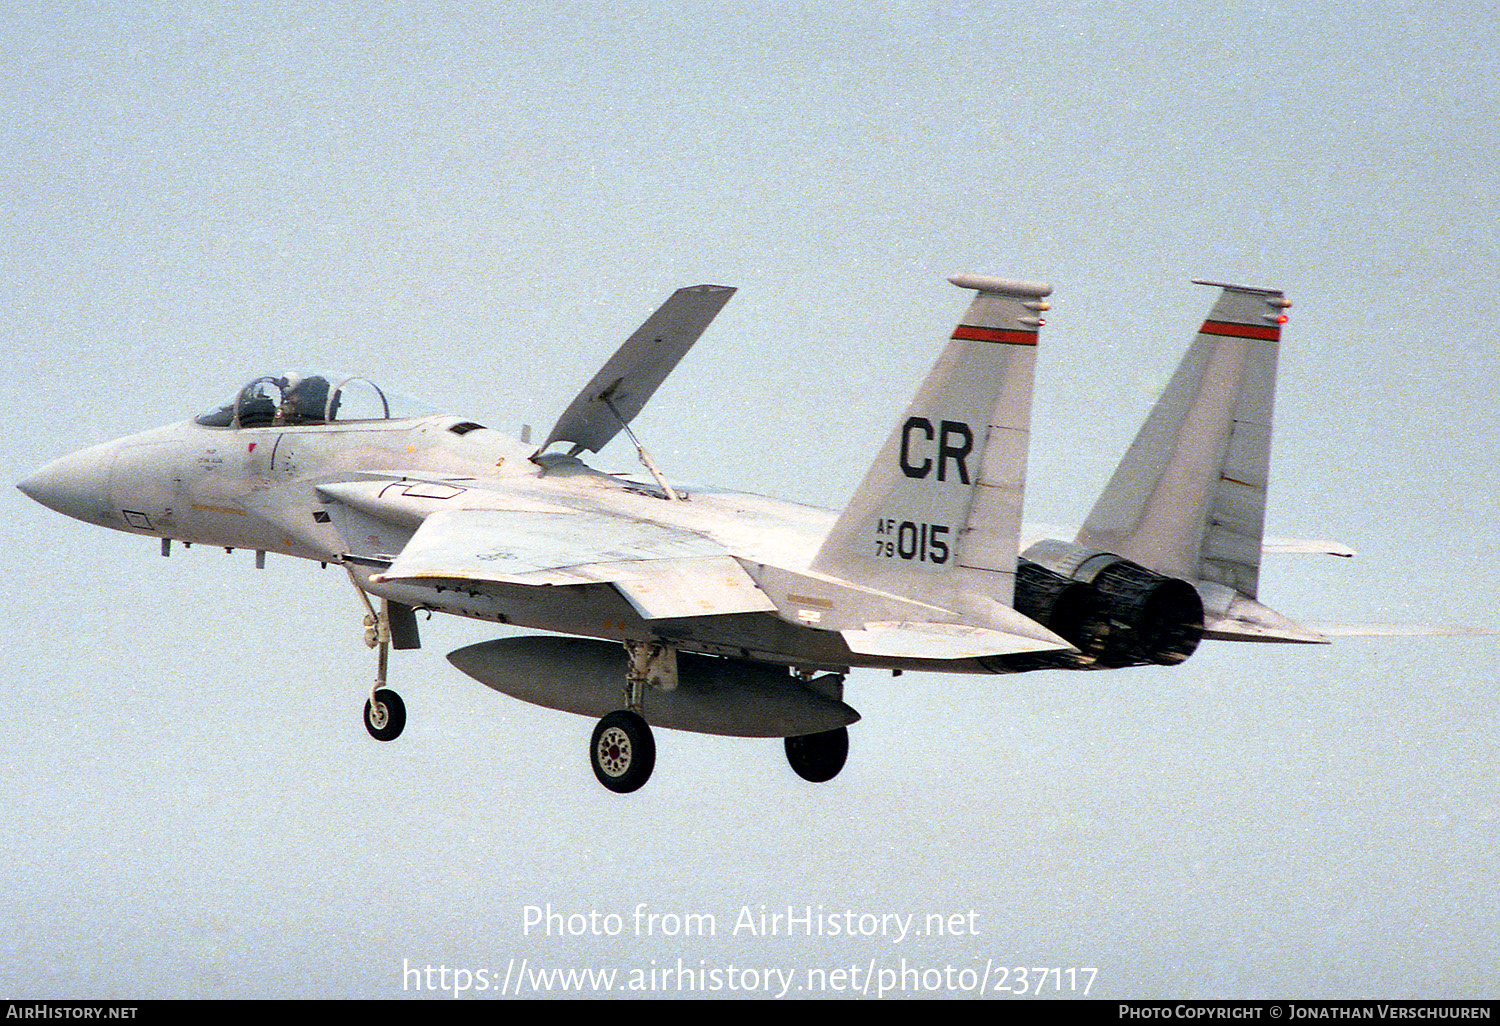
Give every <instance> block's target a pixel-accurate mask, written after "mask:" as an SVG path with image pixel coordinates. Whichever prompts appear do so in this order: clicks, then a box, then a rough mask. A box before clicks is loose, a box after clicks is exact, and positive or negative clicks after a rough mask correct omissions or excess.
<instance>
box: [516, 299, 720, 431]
mask: <svg viewBox="0 0 1500 1026" xmlns="http://www.w3.org/2000/svg"><path fill="white" fill-rule="evenodd" d="M734 292H735V290H734V289H732V288H730V287H728V286H726V285H693V286H690V287H689V288H684V289H678V290H677V291H676V292H674V293H672V295H671V297H670V298H669V299H668V300H667V301H666V302H665V303H663V304H662V305H661V308H660V309H659V310H657V311H656V313H654V314H652V315H651V316H650V317H648V318H647V319H646V323H644V324H642V325H641V326H640V327H639V328H637V329H636V332H635V334H634V335H631V336H630V338H628V339H626V341H625V344H624V345H622V346H621V347H620V348H619V350H618V351H616V352H615V355H614V356H611V357H610V358H609V361H608V362H607V363H605V365H604V366H603V367H601V368H600V369H599V373H597V374H595V375H594V377H593V380H591V381H590V382H589V383H588V384H587V385H585V386H584V387H583V391H581V392H579V393H578V395H577V396H576V397H575V398H574V399H573V401H572V402H571V403H570V404H568V408H567V409H566V410H564V411H563V415H562V416H561V417H559V418H558V421H557V424H556V425H554V426H553V428H552V433H551V434H549V435H548V436H547V440H546V441H545V442H543V443H542V450H545V449H546V448H547V447H548V446H550V445H551V444H552V443H553V442H572V443H573V450H572V454H573V455H575V456H576V455H577V454H578V453H580V452H582V451H583V450H585V449H587V450H589V451H590V452H598V451H599V450H600V449H602V448H604V446H605V444H606V443H608V442H609V440H610V439H611V438H614V437H615V435H617V434H619V433H620V429H621V428H623V427H624V426H625V425H626V424H628V423H630V421H631V420H632V419H634V417H635V415H636V414H637V413H640V412H641V409H642V408H643V407H645V405H646V402H647V401H648V400H649V399H650V398H651V397H652V396H653V395H654V394H655V393H656V390H657V388H658V387H660V386H661V383H662V382H663V381H665V380H666V378H667V375H668V374H670V373H672V369H673V368H674V367H676V366H677V364H678V361H680V360H681V359H682V358H683V356H684V355H686V353H687V351H688V350H689V349H691V348H692V347H693V343H694V342H697V341H698V337H699V336H700V335H702V334H703V332H704V330H705V329H706V328H707V327H708V325H709V323H710V322H711V321H713V319H714V318H715V317H716V316H718V313H719V311H720V310H722V309H723V308H724V304H725V303H727V302H729V297H730V296H732V295H734ZM538 451H541V450H538Z"/></svg>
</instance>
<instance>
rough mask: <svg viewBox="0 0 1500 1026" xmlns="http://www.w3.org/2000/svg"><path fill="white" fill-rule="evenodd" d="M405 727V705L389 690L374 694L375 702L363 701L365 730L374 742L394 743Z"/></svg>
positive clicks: (385, 689) (398, 696) (382, 689)
mask: <svg viewBox="0 0 1500 1026" xmlns="http://www.w3.org/2000/svg"><path fill="white" fill-rule="evenodd" d="M405 727H406V703H405V702H403V701H401V696H400V695H398V694H396V693H395V692H394V691H392V690H391V689H390V688H381V689H380V690H378V691H376V692H375V700H374V701H373V702H372V701H369V700H366V701H365V729H366V730H368V731H369V732H370V736H371V737H373V738H374V739H375V740H376V741H394V740H396V738H398V737H400V736H401V731H402V730H403V729H405Z"/></svg>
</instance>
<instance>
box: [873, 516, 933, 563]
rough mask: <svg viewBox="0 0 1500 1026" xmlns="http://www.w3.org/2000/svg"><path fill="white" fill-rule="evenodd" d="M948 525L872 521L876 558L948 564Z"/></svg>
mask: <svg viewBox="0 0 1500 1026" xmlns="http://www.w3.org/2000/svg"><path fill="white" fill-rule="evenodd" d="M947 539H948V525H947V524H914V523H912V522H911V521H910V520H903V521H901V522H900V523H897V522H896V521H895V520H893V519H889V518H882V519H880V520H877V521H875V555H876V556H879V557H883V558H885V559H910V560H915V561H917V562H919V563H946V562H948V554H949V553H948V540H947Z"/></svg>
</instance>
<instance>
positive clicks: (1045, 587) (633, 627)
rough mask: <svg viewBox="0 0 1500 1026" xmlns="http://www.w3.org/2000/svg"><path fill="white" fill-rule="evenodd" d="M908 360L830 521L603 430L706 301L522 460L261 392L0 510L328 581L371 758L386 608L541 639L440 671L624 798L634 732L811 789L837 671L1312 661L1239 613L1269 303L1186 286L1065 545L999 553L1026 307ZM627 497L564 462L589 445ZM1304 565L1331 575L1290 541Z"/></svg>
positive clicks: (845, 721)
mask: <svg viewBox="0 0 1500 1026" xmlns="http://www.w3.org/2000/svg"><path fill="white" fill-rule="evenodd" d="M950 281H951V282H952V283H953V284H954V285H956V286H958V287H959V288H960V289H963V290H966V291H969V292H972V293H973V295H972V296H971V298H970V302H969V305H968V308H967V311H966V312H965V313H964V314H963V316H962V318H961V319H960V321H959V323H958V325H957V327H956V328H955V329H954V331H953V333H952V335H951V337H950V338H949V339H948V341H947V342H946V344H945V345H944V347H943V348H942V350H941V353H940V355H939V356H938V359H937V362H936V363H935V364H934V365H933V367H932V369H931V371H930V372H929V373H928V375H927V377H926V379H925V380H924V381H923V382H922V383H921V386H920V387H919V388H918V390H917V393H916V396H915V398H914V399H912V401H911V403H910V405H909V406H908V407H907V408H906V410H905V412H904V413H903V414H902V415H901V416H900V417H899V418H898V419H897V420H896V423H895V426H894V428H893V429H892V430H891V432H890V435H889V437H888V438H887V439H886V442H885V444H884V446H883V447H882V448H881V450H880V451H879V453H878V454H877V455H876V456H875V459H874V461H873V463H871V465H870V468H869V471H868V472H867V473H866V475H865V477H864V480H863V482H862V484H861V485H860V486H859V488H858V490H857V491H856V492H855V494H854V496H853V498H852V499H851V500H850V502H849V503H848V505H847V506H846V507H845V508H844V510H843V512H842V513H839V514H835V513H830V512H825V511H823V510H819V509H814V508H810V507H807V506H802V505H798V504H794V503H789V502H782V501H778V500H775V499H770V498H765V497H762V496H759V495H753V494H747V493H744V492H736V491H729V490H725V489H721V488H714V487H704V486H697V485H691V484H684V483H681V482H676V481H671V480H668V478H667V477H666V476H665V475H664V474H663V473H662V472H661V470H660V469H659V468H658V467H657V465H656V463H655V461H654V460H652V459H651V457H650V455H649V454H648V453H647V452H646V450H645V448H644V447H643V446H641V445H640V443H639V441H637V440H636V439H635V437H634V435H633V433H632V432H631V429H630V426H629V425H630V423H631V421H632V420H633V419H634V418H635V417H636V415H637V414H638V413H640V411H641V409H642V408H643V407H644V406H645V405H646V403H647V402H648V400H649V399H650V398H651V396H652V395H653V393H654V392H655V391H656V389H657V388H658V386H659V385H660V384H661V383H662V381H663V380H664V379H665V378H666V376H667V375H668V374H669V373H670V372H671V371H672V369H673V368H674V367H675V366H676V365H677V363H678V362H679V360H680V359H681V358H682V356H683V355H684V353H686V352H687V351H688V349H689V348H690V347H691V346H692V345H693V344H694V343H695V342H696V341H697V340H698V338H699V336H700V335H702V333H703V332H704V330H705V329H706V328H707V327H708V325H709V323H710V322H711V321H712V320H713V319H714V317H715V316H716V315H717V314H718V313H719V311H720V310H721V309H722V308H723V306H724V304H725V303H726V302H727V301H728V300H729V298H730V296H731V295H732V294H733V292H734V289H732V288H728V287H723V286H717V285H699V286H693V287H689V288H684V289H680V290H678V291H677V292H676V293H675V294H674V295H672V296H671V298H669V299H668V300H667V301H666V303H665V304H664V305H663V306H662V307H661V308H660V309H659V310H657V311H656V313H655V314H653V315H652V316H651V317H650V318H648V319H647V320H646V322H645V323H644V324H643V325H642V326H641V327H640V329H639V330H638V331H636V333H635V334H634V335H632V336H631V337H630V338H629V339H628V340H627V341H626V342H625V344H624V345H623V346H622V347H621V348H620V349H619V351H618V352H616V353H615V354H614V356H613V357H612V358H611V359H610V360H609V361H608V362H606V363H605V365H604V366H603V368H602V369H601V370H600V371H599V372H598V373H597V374H596V375H595V376H594V377H593V379H592V380H590V381H589V383H588V384H587V385H586V386H585V387H584V388H583V390H582V391H581V392H579V393H578V396H577V398H576V399H574V400H573V402H572V403H571V404H570V405H569V406H568V407H567V409H566V410H565V411H564V412H563V414H562V416H561V417H560V418H559V419H558V421H557V423H556V425H555V426H554V427H553V428H552V430H551V432H550V433H549V434H548V435H547V437H546V441H545V442H544V443H543V444H542V445H541V446H540V447H539V448H538V447H536V446H534V445H532V444H530V443H529V442H528V441H523V440H522V439H516V438H511V437H508V436H505V435H503V434H501V433H499V432H496V431H493V430H490V429H488V428H486V427H483V426H481V425H480V424H478V423H476V422H474V421H472V420H466V419H463V418H460V417H457V416H446V415H437V414H433V413H430V412H421V411H418V410H412V409H407V408H403V406H402V404H401V403H400V402H398V401H396V399H395V398H394V397H393V396H392V395H390V394H388V393H387V392H386V391H385V390H383V389H381V388H380V387H378V386H377V385H376V384H374V383H373V382H372V381H371V380H369V379H367V378H362V377H355V376H351V375H348V374H335V373H330V372H326V371H324V372H313V371H301V372H282V373H275V374H267V375H263V376H259V377H256V378H254V379H253V380H251V381H250V382H249V383H248V384H246V385H245V386H244V387H243V388H241V389H240V390H239V391H238V392H237V393H235V394H234V395H233V396H230V397H229V398H228V400H227V401H226V402H225V403H224V404H223V405H221V406H219V407H217V408H215V409H213V410H210V411H208V412H206V413H204V414H202V415H200V416H197V417H196V418H193V419H189V420H185V421H182V422H180V423H176V424H172V425H169V426H166V427H162V428H158V429H156V430H152V431H146V432H143V433H140V434H135V435H131V436H129V437H126V438H121V439H117V440H115V441H111V442H106V443H104V444H101V445H96V446H94V447H92V448H88V449H84V450H82V451H80V452H76V453H74V454H72V455H70V456H65V457H63V458H61V459H59V460H56V461H55V462H52V463H49V464H47V465H46V466H44V467H42V468H41V469H39V470H37V471H36V472H35V473H33V474H32V475H30V476H29V477H27V478H26V479H25V480H23V481H21V482H20V483H19V485H18V487H19V488H20V489H21V491H23V492H25V493H26V494H27V495H29V496H30V497H32V498H33V499H35V500H37V501H38V502H41V503H43V504H44V505H46V506H49V507H51V508H52V509H54V510H56V511H58V512H60V513H64V514H67V515H68V516H70V517H74V518H76V519H78V520H82V521H85V522H87V523H90V524H97V525H99V526H102V527H108V528H112V529H114V530H117V531H123V532H127V533H129V534H136V535H146V536H151V537H154V538H158V539H160V547H161V553H162V554H163V555H168V554H170V552H171V548H172V544H173V543H174V542H180V543H182V544H184V545H194V544H201V545H213V546H222V547H224V548H226V549H231V550H233V549H248V550H252V551H254V552H255V553H256V561H257V563H258V564H259V565H264V559H265V554H266V553H267V552H275V553H280V554H283V555H287V556H295V557H298V558H301V559H308V560H315V561H317V562H319V563H321V564H324V565H325V566H327V565H335V566H338V567H340V568H342V570H343V571H345V572H346V573H347V575H348V578H349V581H350V582H351V584H352V585H353V587H354V590H355V593H356V594H357V596H358V598H359V600H360V602H361V603H362V604H363V607H364V609H365V612H366V616H365V628H366V641H367V643H368V644H369V645H370V647H371V648H373V649H375V650H376V675H375V681H374V685H373V687H372V688H371V689H370V694H369V697H368V700H367V701H366V702H365V707H364V722H365V726H366V728H367V729H368V731H369V733H370V734H371V735H372V736H373V737H374V738H376V739H378V740H380V741H391V740H394V739H395V738H396V737H398V736H399V735H400V733H401V731H402V728H403V726H404V724H405V722H406V711H405V705H404V703H403V702H402V701H401V698H400V697H399V696H398V695H397V693H396V692H395V691H394V690H393V689H392V688H390V687H389V686H387V672H388V658H389V651H390V649H391V648H396V649H414V648H417V647H419V645H420V636H419V632H418V626H417V615H416V614H417V613H418V612H442V613H452V614H455V615H458V616H464V617H472V618H475V619H479V620H486V621H490V622H493V623H496V624H504V625H507V627H520V628H527V629H533V630H542V631H547V632H551V633H548V634H545V635H523V636H519V637H514V636H508V637H503V638H499V639H496V640H492V641H488V642H484V643H482V644H477V645H470V646H467V647H464V648H460V649H458V650H457V651H454V652H452V653H450V654H449V657H448V658H449V659H450V660H451V661H452V663H453V664H454V665H455V666H457V667H458V668H459V669H460V670H461V671H463V672H464V673H466V674H468V675H469V676H471V677H473V678H475V679H476V680H478V681H480V682H481V683H483V684H485V685H488V686H489V687H491V688H494V689H496V690H498V691H501V692H503V693H505V694H507V695H511V696H514V697H516V698H519V699H522V700H524V701H527V702H532V703H536V704H538V705H542V706H546V707H550V708H554V709H562V710H566V711H568V712H573V713H579V714H582V715H585V716H589V717H595V718H597V719H598V723H597V725H596V727H595V729H594V731H593V736H592V738H591V740H590V742H589V749H588V750H589V756H590V761H591V764H592V767H593V771H594V773H595V775H596V776H597V778H598V779H599V781H600V782H601V783H602V784H603V785H604V786H605V787H607V788H609V789H611V790H613V791H616V792H620V793H626V792H631V791H634V790H636V789H638V788H640V787H641V786H642V785H643V784H644V783H645V782H646V780H647V779H648V778H649V776H650V775H651V771H652V768H653V766H654V764H655V752H656V742H655V738H654V735H653V732H652V727H653V726H656V727H664V728H672V729H677V730H689V731H699V732H705V733H710V734H724V735H737V736H756V737H780V738H784V739H785V741H784V744H785V749H786V756H787V759H788V761H789V762H790V764H791V766H792V768H793V769H794V770H795V771H796V773H797V774H798V775H800V776H801V777H803V778H804V779H806V780H810V781H815V782H821V781H826V780H830V779H832V778H833V777H834V776H835V775H836V774H837V773H838V772H839V771H840V769H842V767H843V765H844V763H845V760H846V758H847V753H848V726H849V725H850V724H852V723H854V722H855V721H857V720H858V719H859V714H858V713H857V712H856V711H855V710H854V709H853V708H852V707H851V706H849V705H848V704H846V703H845V701H844V683H845V678H846V676H847V675H848V674H849V672H850V671H851V670H852V669H855V668H876V669H884V670H890V671H895V672H897V673H899V672H901V671H906V670H921V671H929V672H949V673H969V674H1003V673H1019V672H1026V671H1036V670H1102V669H1112V668H1119V667H1127V666H1138V665H1149V664H1155V665H1162V666H1171V665H1175V664H1178V663H1181V662H1182V661H1183V660H1185V659H1187V658H1188V657H1189V656H1191V655H1192V654H1193V652H1194V650H1195V649H1196V648H1197V647H1198V645H1199V643H1200V642H1202V641H1204V640H1207V639H1214V640H1240V641H1259V642H1286V643H1320V642H1324V641H1325V640H1326V639H1325V638H1324V637H1322V636H1320V635H1319V634H1317V633H1315V632H1313V631H1311V630H1309V629H1307V628H1305V627H1302V626H1299V625H1298V624H1295V623H1293V622H1292V621H1290V620H1288V619H1286V618H1285V617H1283V616H1281V615H1279V614H1277V613H1275V612H1273V611H1272V610H1270V609H1269V608H1267V607H1266V606H1264V605H1262V604H1260V602H1259V601H1258V600H1257V590H1258V587H1259V571H1260V562H1261V553H1262V551H1263V549H1264V548H1265V547H1266V541H1265V539H1264V537H1263V524H1264V515H1265V501H1266V482H1267V477H1268V468H1269V456H1270V442H1271V419H1272V402H1273V393H1274V390H1275V377H1276V358H1277V349H1278V345H1279V342H1280V338H1281V333H1282V328H1283V325H1284V324H1285V322H1286V320H1287V315H1286V310H1287V308H1288V307H1289V306H1290V303H1288V301H1287V300H1286V299H1285V297H1284V296H1283V295H1282V293H1281V292H1280V291H1277V290H1274V289H1261V288H1248V287H1244V286H1239V285H1228V284H1216V283H1208V282H1202V283H1199V284H1206V285H1213V286H1214V287H1216V288H1217V289H1218V290H1219V291H1218V294H1217V298H1216V300H1215V302H1214V303H1213V306H1212V309H1211V311H1210V313H1209V314H1208V317H1207V319H1206V320H1205V321H1204V322H1203V324H1202V326H1201V328H1200V329H1199V331H1198V333H1197V336H1196V338H1195V339H1194V340H1193V341H1192V343H1191V346H1190V348H1189V349H1188V351H1187V354H1186V356H1185V357H1184V358H1183V360H1182V363H1181V365H1180V366H1179V367H1178V369H1177V372H1176V374H1175V376H1174V377H1173V378H1172V380H1171V383H1170V384H1169V385H1168V387H1167V389H1166V391H1165V392H1164V393H1163V394H1162V396H1161V397H1160V400H1159V402H1157V404H1156V406H1155V408H1154V410H1153V411H1152V413H1151V414H1150V416H1149V418H1148V419H1147V421H1146V423H1145V425H1144V426H1143V427H1142V428H1141V430H1140V433H1139V434H1138V435H1137V436H1136V439H1135V441H1134V443H1133V444H1132V445H1131V446H1130V449H1129V451H1128V452H1127V453H1126V454H1125V457H1124V459H1123V460H1122V461H1121V462H1120V464H1119V467H1118V469H1117V470H1116V472H1115V474H1114V476H1113V478H1112V479H1111V480H1110V482H1109V484H1108V485H1107V487H1106V488H1105V489H1104V491H1103V493H1102V494H1101V495H1100V497H1099V499H1098V501H1097V502H1096V503H1095V504H1094V507H1093V510H1092V512H1091V513H1090V514H1089V515H1088V518H1087V519H1086V520H1085V521H1084V523H1083V526H1082V528H1081V529H1080V530H1078V531H1077V533H1076V535H1075V536H1074V537H1073V538H1071V539H1070V540H1064V539H1042V540H1040V541H1036V542H1034V543H1031V544H1028V545H1027V547H1025V549H1024V551H1023V549H1022V545H1023V541H1022V539H1023V527H1022V521H1021V511H1022V499H1023V495H1024V486H1025V479H1026V462H1027V452H1028V447H1029V437H1030V422H1031V396H1032V384H1033V378H1034V368H1035V360H1036V352H1037V341H1038V338H1039V335H1040V331H1041V328H1042V326H1043V324H1044V314H1045V313H1046V312H1047V311H1048V309H1049V306H1048V301H1047V297H1048V296H1049V295H1050V293H1051V289H1050V287H1049V286H1047V285H1044V284H1038V283H1032V282H1024V281H1011V280H1006V279H1001V278H994V277H984V276H978V275H958V276H955V277H953V278H951V279H950ZM621 432H624V433H625V434H626V435H627V436H628V437H629V438H630V439H631V441H632V442H635V444H636V448H637V452H638V455H639V457H640V459H641V462H642V464H643V465H644V469H645V471H646V472H645V473H641V474H606V473H601V472H600V471H598V470H595V469H593V468H591V467H590V466H588V465H587V464H586V463H585V462H583V460H582V459H581V458H580V457H581V456H582V454H584V453H585V452H598V451H599V450H600V449H601V448H603V447H604V446H605V445H606V444H607V443H608V442H610V441H611V440H612V439H614V438H615V437H616V436H617V435H618V434H619V433H621ZM1301 547H1302V548H1304V549H1311V550H1313V551H1324V552H1332V553H1339V554H1348V553H1347V550H1342V549H1341V548H1340V547H1339V546H1336V545H1332V544H1323V543H1310V544H1307V545H1303V546H1301Z"/></svg>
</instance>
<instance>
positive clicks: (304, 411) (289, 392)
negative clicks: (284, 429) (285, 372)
mask: <svg viewBox="0 0 1500 1026" xmlns="http://www.w3.org/2000/svg"><path fill="white" fill-rule="evenodd" d="M337 408H338V398H337V397H335V398H334V401H333V404H332V408H330V404H329V402H328V379H327V378H325V377H323V376H322V375H321V374H310V375H308V376H307V377H305V378H302V379H300V380H298V379H297V378H295V377H291V376H289V377H288V379H287V383H286V391H285V392H284V393H283V394H282V399H281V422H282V423H283V424H322V423H323V422H324V421H326V420H332V419H333V418H334V416H335V415H336V410H337Z"/></svg>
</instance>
